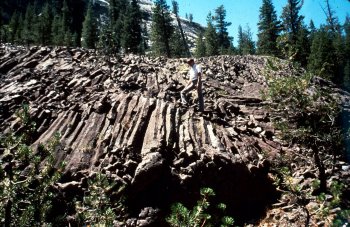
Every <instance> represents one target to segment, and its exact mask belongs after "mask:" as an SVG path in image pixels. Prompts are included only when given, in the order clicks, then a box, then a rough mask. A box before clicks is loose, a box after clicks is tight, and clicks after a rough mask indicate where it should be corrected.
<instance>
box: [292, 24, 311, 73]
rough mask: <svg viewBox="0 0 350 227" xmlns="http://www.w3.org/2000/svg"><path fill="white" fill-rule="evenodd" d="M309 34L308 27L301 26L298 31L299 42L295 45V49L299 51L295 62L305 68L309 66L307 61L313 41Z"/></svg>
mask: <svg viewBox="0 0 350 227" xmlns="http://www.w3.org/2000/svg"><path fill="white" fill-rule="evenodd" d="M309 34H310V32H309V30H308V29H307V27H306V26H305V25H304V24H303V25H301V26H300V29H299V31H298V37H297V41H296V43H295V47H296V49H297V50H298V52H297V53H296V56H295V60H296V61H298V62H299V63H300V64H301V66H303V67H306V66H307V59H308V57H309V54H310V46H311V44H310V42H311V41H310V39H309Z"/></svg>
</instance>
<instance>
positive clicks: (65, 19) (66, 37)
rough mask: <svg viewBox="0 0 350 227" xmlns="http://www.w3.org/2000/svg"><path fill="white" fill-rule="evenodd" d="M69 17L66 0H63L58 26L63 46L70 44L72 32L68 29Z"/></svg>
mask: <svg viewBox="0 0 350 227" xmlns="http://www.w3.org/2000/svg"><path fill="white" fill-rule="evenodd" d="M71 18H72V17H71V14H70V12H69V7H68V3H67V0H64V2H63V7H62V17H61V27H60V30H61V32H62V33H61V35H60V36H62V41H63V43H62V45H65V46H70V45H71V44H72V32H71V30H70V24H71Z"/></svg>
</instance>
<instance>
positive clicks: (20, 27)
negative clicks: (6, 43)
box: [14, 14, 24, 44]
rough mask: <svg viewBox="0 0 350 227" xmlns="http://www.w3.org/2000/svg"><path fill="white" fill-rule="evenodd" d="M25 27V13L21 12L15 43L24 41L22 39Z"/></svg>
mask: <svg viewBox="0 0 350 227" xmlns="http://www.w3.org/2000/svg"><path fill="white" fill-rule="evenodd" d="M23 27H24V22H23V15H22V14H20V15H19V18H18V28H17V30H16V34H15V40H14V43H19V44H22V43H23V40H22V33H23V32H22V31H23Z"/></svg>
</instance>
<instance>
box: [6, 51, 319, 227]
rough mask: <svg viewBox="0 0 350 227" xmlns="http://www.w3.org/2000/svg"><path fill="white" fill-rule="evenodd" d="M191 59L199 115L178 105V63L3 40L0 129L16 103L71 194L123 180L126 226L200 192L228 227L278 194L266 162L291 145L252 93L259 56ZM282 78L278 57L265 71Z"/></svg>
mask: <svg viewBox="0 0 350 227" xmlns="http://www.w3.org/2000/svg"><path fill="white" fill-rule="evenodd" d="M197 62H198V64H201V65H202V68H203V72H204V75H203V87H204V99H205V111H204V112H203V113H200V112H198V110H197V107H196V106H195V105H192V106H188V107H184V106H182V105H180V103H179V98H180V95H179V93H180V91H181V89H183V88H184V85H185V83H186V81H187V78H186V70H187V68H186V65H185V64H184V63H183V62H182V61H181V59H165V58H150V57H145V56H135V55H128V56H123V57H118V58H115V57H110V58H107V57H103V56H101V55H99V54H98V53H96V52H95V51H92V50H83V49H69V48H48V47H31V48H29V49H25V48H22V49H21V48H19V47H11V46H8V45H6V46H5V45H3V46H1V48H0V105H1V109H0V129H1V131H2V132H4V133H6V132H9V131H16V130H19V122H18V119H17V118H16V117H15V115H14V112H15V111H16V110H17V109H18V108H20V105H21V104H22V103H28V104H29V106H30V114H31V116H32V119H33V120H34V121H35V123H36V131H35V134H34V140H35V142H33V145H32V146H33V148H36V147H37V146H38V145H39V144H40V143H45V142H47V141H48V140H49V139H50V138H51V137H52V136H53V135H54V134H55V133H59V134H60V135H61V137H60V142H61V149H58V150H57V153H56V154H55V155H56V158H57V162H60V161H64V162H65V163H66V166H65V171H64V175H63V177H62V179H61V182H60V183H59V185H58V189H59V190H61V191H62V192H63V193H69V192H68V190H69V188H75V189H76V190H78V191H80V190H81V191H83V190H84V187H86V186H84V181H85V180H86V179H88V178H89V177H90V176H91V175H92V173H96V172H103V173H106V174H107V175H109V176H110V177H112V178H113V179H114V180H115V182H116V184H117V185H119V186H123V185H127V190H128V193H129V197H128V198H129V206H130V209H131V210H132V211H133V212H134V213H135V214H137V215H135V217H132V216H131V218H130V219H129V220H128V221H129V222H130V223H129V224H130V225H139V226H142V225H149V224H150V223H152V221H153V222H154V223H155V222H156V221H155V220H156V218H155V217H156V216H158V215H159V214H163V215H164V210H166V209H167V208H169V205H170V204H171V203H172V202H175V201H185V202H187V203H188V204H192V203H193V202H194V197H195V196H197V194H196V193H198V191H199V188H200V187H203V186H210V187H213V188H214V190H215V191H216V192H217V196H218V200H223V201H228V202H227V203H228V205H229V206H228V207H229V209H230V212H231V213H233V214H235V215H236V217H238V221H243V222H246V221H250V220H252V219H257V218H260V217H261V216H262V215H264V212H265V210H266V208H267V207H269V206H271V205H272V204H273V203H275V202H276V201H277V198H278V196H279V192H278V191H277V189H276V188H275V186H274V184H273V182H272V180H271V179H270V178H269V166H270V164H271V162H273V161H274V160H276V159H278V158H279V156H280V155H281V153H286V152H289V151H290V150H292V148H291V147H290V146H288V145H289V144H284V143H283V142H281V141H279V140H278V139H277V137H276V136H275V135H276V131H275V129H274V127H273V124H272V122H271V119H270V115H269V113H268V112H267V111H266V109H265V108H264V106H265V105H266V104H265V102H264V101H263V100H262V98H261V90H263V89H265V88H266V86H267V85H266V79H265V76H264V73H265V72H264V68H265V66H266V64H267V58H265V57H257V56H244V57H242V56H218V57H209V58H202V59H198V60H197ZM292 71H295V69H294V68H293V67H292V66H290V65H289V64H288V63H287V62H285V63H284V62H282V63H281V68H280V69H279V71H276V72H275V73H276V75H277V74H278V75H281V76H283V75H284V74H287V73H291V72H292ZM191 96H192V100H191V103H192V104H195V103H196V94H195V93H193V94H192V95H191ZM294 148H295V147H293V149H294ZM310 171H311V170H310ZM314 171H316V170H314ZM193 196H194V197H193ZM145 209H146V210H147V209H148V210H149V211H147V212H146V211H145ZM145 213H146V214H145ZM138 214H140V215H139V216H138ZM141 214H143V215H141ZM148 214H149V216H152V215H153V216H152V218H151V221H150V218H149V217H148V216H147V215H148Z"/></svg>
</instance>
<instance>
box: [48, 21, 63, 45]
mask: <svg viewBox="0 0 350 227" xmlns="http://www.w3.org/2000/svg"><path fill="white" fill-rule="evenodd" d="M61 21H62V19H61V17H60V16H59V15H56V16H55V17H54V18H53V20H52V25H51V40H52V43H53V44H54V45H57V46H61V45H63V38H64V37H63V35H64V34H63V33H62V27H61Z"/></svg>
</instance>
